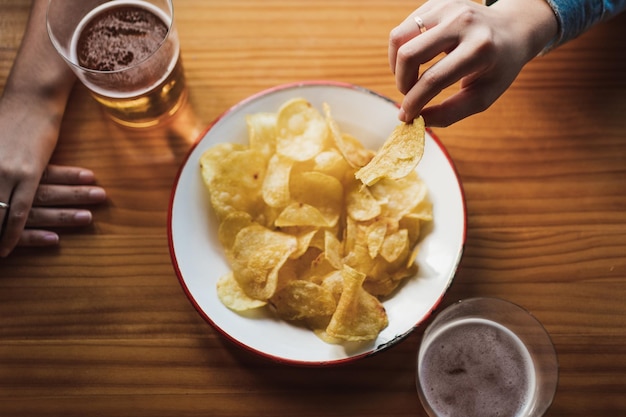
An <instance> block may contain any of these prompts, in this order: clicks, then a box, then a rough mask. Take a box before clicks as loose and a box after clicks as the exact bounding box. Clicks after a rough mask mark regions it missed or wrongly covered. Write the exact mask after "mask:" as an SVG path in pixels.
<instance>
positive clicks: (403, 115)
mask: <svg viewBox="0 0 626 417" xmlns="http://www.w3.org/2000/svg"><path fill="white" fill-rule="evenodd" d="M398 119H400V120H401V121H403V122H406V112H405V111H404V109H403V108H402V107H400V111H399V112H398Z"/></svg>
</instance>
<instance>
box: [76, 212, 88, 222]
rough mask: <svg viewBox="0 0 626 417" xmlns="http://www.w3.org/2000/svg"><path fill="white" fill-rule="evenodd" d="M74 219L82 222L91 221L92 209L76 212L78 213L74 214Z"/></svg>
mask: <svg viewBox="0 0 626 417" xmlns="http://www.w3.org/2000/svg"><path fill="white" fill-rule="evenodd" d="M74 220H75V221H76V222H78V223H80V224H88V223H91V212H90V211H79V212H76V214H74Z"/></svg>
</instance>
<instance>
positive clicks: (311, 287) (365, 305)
mask: <svg viewBox="0 0 626 417" xmlns="http://www.w3.org/2000/svg"><path fill="white" fill-rule="evenodd" d="M246 122H247V126H248V136H249V144H248V145H243V144H233V143H223V144H218V145H215V146H214V147H212V148H211V149H209V150H207V151H206V152H205V153H204V154H203V155H202V157H201V160H200V164H201V169H202V177H203V180H204V183H205V185H206V186H207V189H208V192H209V196H210V200H211V205H212V206H213V209H214V211H215V214H216V215H217V218H218V220H219V223H220V226H219V230H218V237H219V241H220V243H221V244H222V245H223V247H224V251H225V256H226V258H227V261H228V263H229V265H230V267H231V269H232V270H231V272H229V273H228V274H226V275H225V276H223V277H221V278H220V279H219V281H218V283H217V292H218V296H219V298H220V300H221V301H222V302H223V303H224V304H225V305H226V306H227V307H228V308H230V309H232V310H235V311H239V312H241V311H246V310H249V309H255V308H262V307H265V306H269V308H271V309H272V310H273V311H275V313H276V314H277V315H278V316H279V317H281V318H282V319H284V320H288V321H292V322H297V323H302V324H304V325H306V326H308V327H309V328H311V329H312V330H313V331H315V333H316V334H317V335H318V336H319V337H320V338H322V339H323V340H325V341H327V342H329V343H342V342H345V341H366V340H372V339H375V338H376V337H377V335H378V334H379V333H380V331H382V330H383V329H384V328H385V327H386V326H387V324H388V318H387V314H386V312H385V309H384V307H383V305H382V303H381V301H380V300H381V299H382V298H383V297H387V296H391V295H392V293H393V291H394V290H396V288H397V287H398V286H399V285H400V284H401V282H402V281H403V280H404V279H405V278H408V277H412V276H414V275H415V273H416V271H417V265H416V263H415V257H416V253H417V243H418V240H419V238H420V231H421V228H422V225H423V223H424V222H428V221H431V220H432V207H431V204H430V203H429V201H428V199H427V189H426V186H425V184H424V183H423V182H422V181H421V180H420V178H419V177H418V175H417V173H416V171H415V166H416V165H417V163H418V162H419V159H420V158H421V156H422V152H423V146H424V124H423V121H422V120H421V118H419V119H416V121H415V122H414V123H413V124H409V125H404V124H402V125H401V126H399V127H398V128H397V129H396V131H394V133H392V135H391V137H390V138H389V139H388V140H387V142H386V144H385V146H386V148H385V146H383V147H382V148H381V151H380V153H379V154H378V155H375V152H373V151H371V150H368V149H365V148H364V146H363V145H362V144H361V143H360V142H359V141H358V140H357V139H356V138H354V137H352V136H350V135H349V134H347V133H345V132H341V131H340V129H339V127H338V124H337V122H336V121H335V120H333V118H332V116H331V113H330V108H329V107H328V106H327V105H324V108H323V112H320V111H318V110H317V109H316V108H314V107H313V106H312V105H311V104H310V103H309V102H308V101H306V100H304V99H301V98H295V99H292V100H289V101H287V102H286V103H284V104H283V105H282V106H281V107H280V109H279V110H278V111H277V112H276V113H257V114H251V115H248V116H247V119H246ZM412 142H415V143H412ZM390 143H391V145H390V146H387V145H388V144H390ZM385 149H386V150H385ZM398 149H400V151H398ZM377 161H378V162H377ZM381 161H382V162H381ZM370 162H371V163H370ZM359 171H360V173H361V174H362V175H361V179H360V180H359V179H357V177H356V176H355V175H356V174H357V173H358V172H359Z"/></svg>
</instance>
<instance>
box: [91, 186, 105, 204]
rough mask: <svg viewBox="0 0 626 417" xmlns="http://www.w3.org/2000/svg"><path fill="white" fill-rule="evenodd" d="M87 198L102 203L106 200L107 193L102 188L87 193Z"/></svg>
mask: <svg viewBox="0 0 626 417" xmlns="http://www.w3.org/2000/svg"><path fill="white" fill-rule="evenodd" d="M89 198H90V199H91V200H94V201H104V200H105V199H106V198H107V193H106V191H104V190H103V189H102V188H94V189H93V190H90V191H89Z"/></svg>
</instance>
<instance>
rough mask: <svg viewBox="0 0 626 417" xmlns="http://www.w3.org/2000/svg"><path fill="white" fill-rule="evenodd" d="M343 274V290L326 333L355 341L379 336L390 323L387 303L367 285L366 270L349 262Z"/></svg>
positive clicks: (337, 337)
mask: <svg viewBox="0 0 626 417" xmlns="http://www.w3.org/2000/svg"><path fill="white" fill-rule="evenodd" d="M342 276H343V290H342V292H341V297H340V298H339V303H338V304H337V309H336V310H335V313H334V314H333V316H332V318H331V319H330V323H329V324H328V327H327V328H326V333H327V334H328V335H329V336H331V337H333V338H336V339H341V340H346V341H351V342H356V341H365V340H372V339H375V338H376V337H377V336H378V333H380V332H381V330H383V329H384V328H385V327H387V325H388V319H387V314H386V312H385V307H383V305H382V304H381V302H380V301H379V300H378V298H376V297H374V296H373V295H371V294H369V293H368V292H367V291H365V290H364V289H363V281H365V276H366V275H365V274H363V273H360V272H358V271H356V270H354V269H352V268H350V267H348V266H345V267H344V269H343V270H342Z"/></svg>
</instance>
